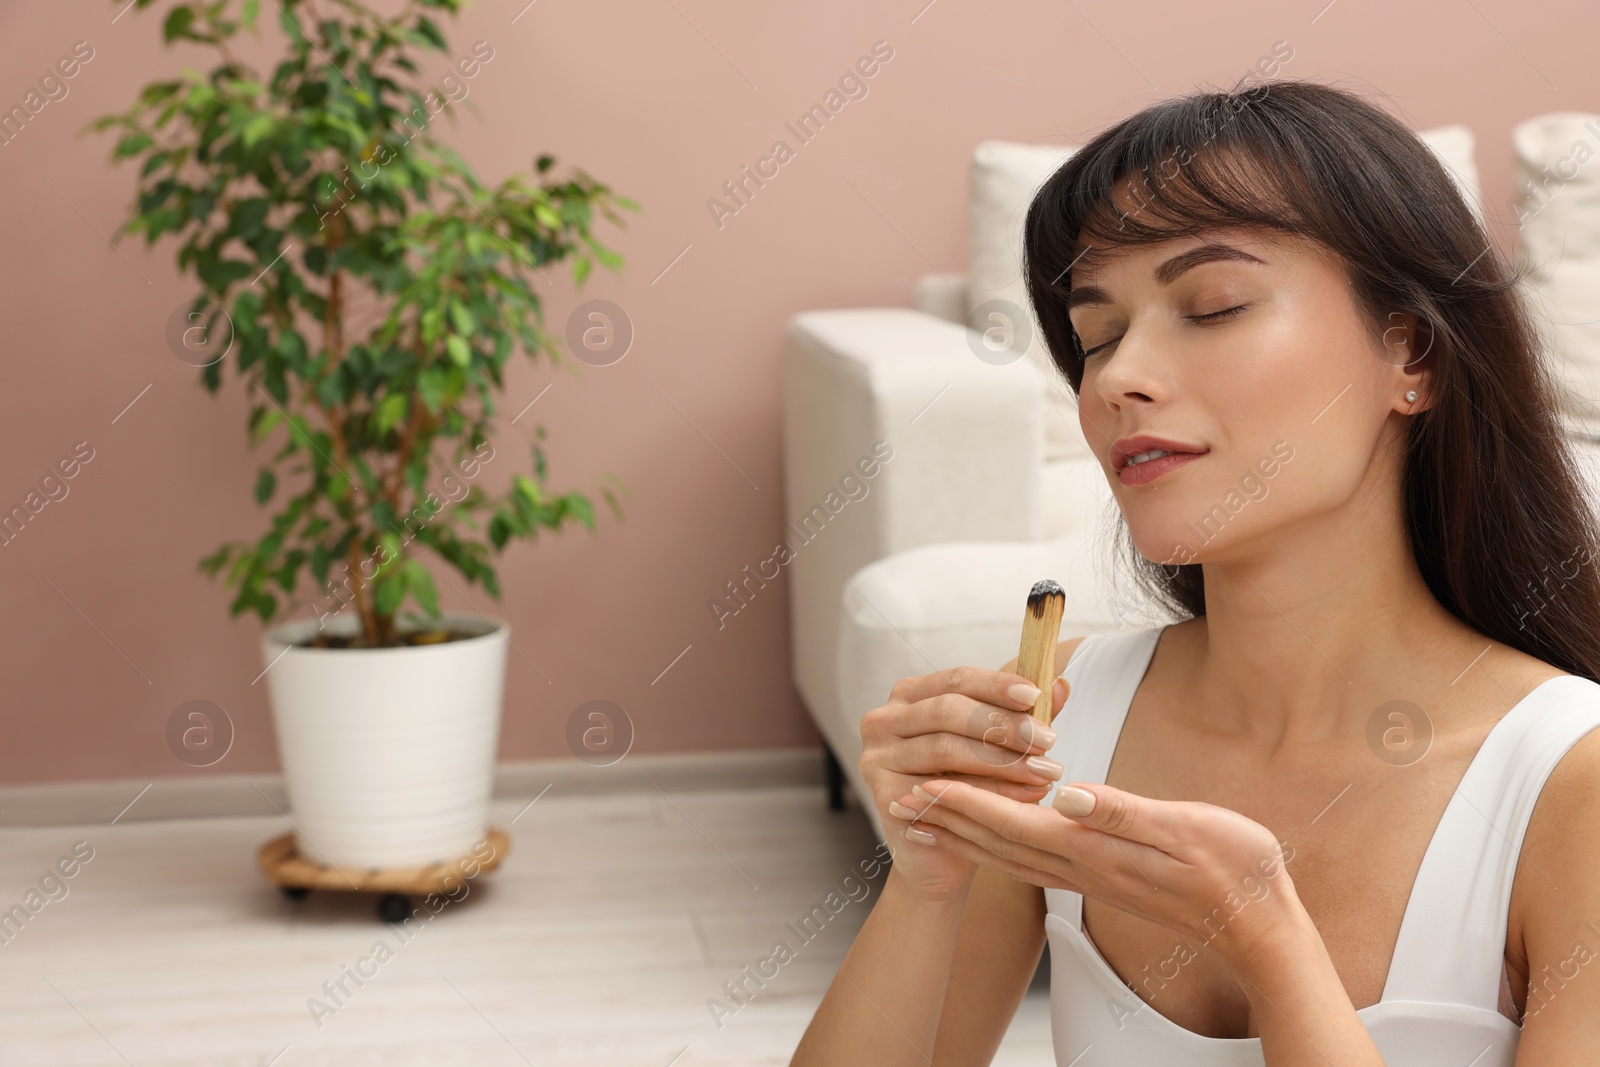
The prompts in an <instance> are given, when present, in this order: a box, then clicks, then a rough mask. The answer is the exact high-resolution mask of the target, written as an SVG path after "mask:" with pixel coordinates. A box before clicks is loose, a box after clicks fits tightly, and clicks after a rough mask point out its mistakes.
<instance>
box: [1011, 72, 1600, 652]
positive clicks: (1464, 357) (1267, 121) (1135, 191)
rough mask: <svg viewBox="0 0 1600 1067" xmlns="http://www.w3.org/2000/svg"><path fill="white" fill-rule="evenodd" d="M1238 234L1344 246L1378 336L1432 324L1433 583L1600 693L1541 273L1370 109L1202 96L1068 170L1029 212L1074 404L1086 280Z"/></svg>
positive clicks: (1173, 581)
mask: <svg viewBox="0 0 1600 1067" xmlns="http://www.w3.org/2000/svg"><path fill="white" fill-rule="evenodd" d="M1119 187H1120V191H1121V192H1123V193H1125V194H1126V195H1125V196H1124V197H1119V198H1118V200H1120V201H1121V202H1120V203H1119V202H1116V201H1114V200H1113V193H1114V192H1117V191H1119ZM1222 227H1257V228H1263V229H1264V230H1266V231H1268V232H1276V233H1279V234H1287V235H1293V236H1297V237H1301V238H1308V239H1310V240H1311V241H1314V242H1316V244H1317V245H1320V246H1323V247H1325V248H1326V249H1328V250H1331V251H1332V252H1333V253H1334V254H1335V255H1336V257H1337V258H1338V259H1339V260H1341V261H1342V265H1343V267H1344V270H1345V272H1346V274H1347V277H1348V278H1349V282H1350V292H1351V296H1352V298H1353V299H1354V301H1355V303H1356V307H1357V309H1358V311H1359V312H1360V313H1361V314H1362V315H1363V317H1364V318H1365V319H1366V320H1367V321H1368V322H1369V324H1370V326H1371V329H1372V331H1373V335H1374V337H1378V336H1381V334H1382V332H1383V329H1384V327H1385V326H1386V325H1391V324H1393V323H1394V321H1395V320H1393V319H1391V318H1390V317H1389V316H1390V313H1391V312H1397V311H1399V312H1411V313H1412V314H1414V315H1416V316H1417V319H1418V322H1419V324H1420V326H1421V328H1420V329H1419V330H1418V336H1419V337H1421V338H1423V339H1424V340H1425V341H1426V344H1427V348H1426V350H1425V353H1424V354H1425V355H1428V356H1429V357H1430V358H1431V359H1432V361H1433V362H1432V368H1431V369H1432V370H1433V374H1432V377H1431V380H1430V382H1429V387H1428V388H1429V392H1430V399H1431V400H1432V406H1431V407H1429V408H1428V409H1427V410H1425V411H1422V412H1420V413H1418V414H1416V415H1414V416H1412V417H1411V419H1410V425H1409V427H1408V429H1407V433H1406V442H1405V458H1404V473H1403V494H1404V507H1405V522H1406V525H1407V528H1408V530H1409V533H1410V539H1411V545H1412V550H1413V552H1414V554H1415V557H1416V560H1417V565H1418V567H1419V568H1420V569H1421V572H1422V575H1423V577H1424V579H1425V580H1426V581H1427V583H1428V588H1429V589H1431V590H1432V592H1433V595H1434V596H1435V597H1436V598H1437V599H1438V601H1439V603H1440V604H1442V605H1443V606H1444V607H1445V608H1446V609H1447V610H1449V611H1450V612H1452V613H1453V614H1454V615H1456V617H1458V618H1460V619H1461V620H1462V621H1463V622H1465V623H1467V624H1468V625H1470V626H1472V627H1474V628H1476V629H1477V630H1479V631H1481V632H1482V633H1484V634H1486V635H1488V636H1490V637H1492V638H1494V639H1495V640H1497V641H1502V642H1504V643H1505V644H1507V645H1510V646H1511V647H1513V648H1517V649H1520V650H1521V651H1523V652H1526V653H1528V654H1529V655H1532V656H1536V657H1537V658H1539V659H1541V660H1544V661H1546V662H1548V663H1551V664H1554V665H1555V666H1557V667H1559V668H1561V669H1562V670H1564V671H1567V672H1568V673H1571V674H1577V675H1581V676H1583V677H1586V678H1590V679H1600V579H1597V576H1596V569H1595V567H1594V566H1584V564H1586V563H1592V564H1600V557H1597V552H1596V545H1597V541H1600V531H1597V523H1596V517H1595V512H1594V510H1593V506H1592V505H1591V503H1590V501H1589V499H1588V496H1587V493H1586V490H1585V488H1584V483H1583V481H1582V479H1581V475H1580V473H1579V470H1578V468H1577V465H1576V461H1575V457H1574V456H1573V454H1572V452H1571V446H1570V444H1569V441H1568V438H1567V436H1566V434H1565V432H1564V430H1563V427H1562V424H1561V421H1560V417H1559V415H1558V400H1557V394H1556V387H1555V385H1554V384H1553V382H1552V380H1551V378H1550V376H1549V373H1548V371H1547V369H1546V368H1545V367H1544V365H1543V364H1542V362H1541V353H1542V351H1543V343H1542V340H1541V338H1540V335H1539V333H1538V331H1537V329H1536V328H1535V326H1534V324H1533V320H1532V319H1531V317H1530V315H1529V312H1528V310H1527V308H1526V306H1525V304H1524V302H1523V297H1522V295H1521V293H1520V292H1519V291H1518V289H1517V285H1518V282H1519V281H1520V278H1519V276H1518V275H1517V273H1516V272H1514V271H1513V270H1512V269H1511V268H1510V267H1509V266H1508V265H1507V264H1506V263H1505V262H1504V261H1503V259H1502V257H1501V256H1500V255H1499V254H1498V253H1496V252H1495V251H1494V250H1493V249H1492V248H1491V245H1490V241H1489V238H1488V235H1487V233H1486V232H1485V230H1484V227H1483V225H1482V223H1480V222H1479V220H1478V217H1477V216H1476V214H1475V213H1474V212H1473V210H1472V209H1471V208H1470V207H1468V205H1467V203H1466V201H1465V200H1463V198H1462V196H1461V194H1460V192H1459V191H1458V189H1457V187H1456V185H1455V183H1454V181H1453V180H1452V179H1451V177H1450V175H1449V173H1448V172H1447V171H1446V170H1445V168H1444V166H1443V165H1442V164H1441V163H1440V161H1439V159H1438V157H1437V156H1436V155H1435V154H1434V152H1433V151H1432V150H1431V149H1430V148H1429V147H1428V145H1427V144H1426V143H1424V142H1423V141H1422V140H1421V139H1420V138H1419V137H1418V136H1417V135H1416V134H1415V133H1414V132H1412V131H1411V130H1410V129H1408V128H1407V127H1406V126H1405V125H1404V124H1402V123H1401V122H1399V121H1398V120H1396V119H1395V118H1393V117H1391V116H1390V115H1389V114H1388V113H1386V112H1385V111H1383V110H1381V109H1380V108H1378V107H1376V106H1375V105H1373V104H1371V103H1368V102H1367V101H1365V100H1363V99H1362V98H1360V97H1359V96H1356V95H1355V94H1353V93H1350V92H1348V91H1345V90H1343V89H1338V88H1334V87H1332V86H1327V85H1321V84H1317V83H1314V82H1307V81H1296V80H1282V81H1275V82H1272V83H1266V84H1260V85H1257V86H1255V87H1254V88H1251V89H1249V90H1244V91H1241V89H1240V88H1239V87H1236V88H1235V89H1234V90H1233V91H1229V92H1198V93H1193V94H1191V95H1187V96H1183V97H1180V98H1177V99H1174V100H1169V101H1164V102H1162V103H1159V104H1155V105H1153V106H1151V107H1148V108H1146V109H1144V110H1143V111H1140V112H1139V113H1138V114H1136V115H1133V116H1132V117H1131V118H1128V119H1125V120H1123V121H1121V122H1119V123H1117V124H1116V125H1114V126H1112V127H1111V128H1109V129H1107V130H1105V131H1104V132H1102V133H1100V134H1098V135H1097V136H1095V137H1094V139H1093V140H1091V141H1089V142H1088V143H1087V144H1086V145H1084V146H1083V147H1082V148H1080V149H1079V150H1078V151H1077V152H1075V153H1074V154H1073V155H1072V156H1071V157H1070V158H1068V159H1067V161H1066V162H1065V163H1063V164H1062V165H1061V167H1060V168H1059V169H1058V170H1057V171H1056V172H1055V173H1054V174H1053V175H1052V176H1051V177H1050V178H1049V179H1048V180H1047V181H1046V182H1045V183H1044V185H1043V186H1042V187H1041V188H1040V190H1039V192H1038V194H1037V195H1036V196H1035V197H1034V199H1033V202H1032V203H1031V204H1030V205H1029V208H1028V215H1027V221H1026V224H1025V227H1024V236H1023V246H1024V247H1023V257H1024V266H1023V274H1024V277H1025V279H1026V281H1027V286H1028V296H1029V299H1030V300H1031V302H1032V304H1033V309H1034V313H1035V315H1036V316H1037V317H1038V320H1039V325H1040V328H1041V330H1042V332H1043V335H1044V340H1045V343H1046V344H1047V345H1048V347H1049V350H1050V354H1051V358H1052V359H1053V361H1054V362H1055V364H1056V366H1057V367H1058V368H1060V370H1061V371H1062V373H1063V374H1065V375H1066V377H1067V380H1068V381H1069V382H1070V383H1071V385H1072V389H1073V394H1074V396H1076V395H1077V394H1078V393H1079V390H1080V389H1081V387H1082V384H1083V347H1082V344H1081V342H1080V340H1079V338H1078V335H1077V332H1076V331H1075V330H1074V329H1073V327H1072V322H1071V320H1070V319H1069V318H1068V316H1067V302H1066V297H1067V293H1068V292H1069V291H1070V290H1071V288H1072V268H1073V266H1074V265H1075V264H1079V263H1088V262H1089V261H1091V260H1095V261H1097V262H1098V261H1099V259H1100V258H1101V257H1103V256H1105V255H1106V254H1108V253H1110V252H1111V251H1113V250H1114V249H1116V248H1117V247H1118V246H1123V247H1127V246H1134V245H1145V244H1152V243H1156V242H1160V241H1166V240H1171V239H1173V238H1177V237H1193V236H1199V235H1201V234H1203V233H1204V232H1206V231H1208V230H1212V229H1216V228H1222ZM1418 358H1420V357H1418ZM1121 526H1122V530H1123V532H1124V534H1125V535H1127V536H1126V537H1125V547H1126V549H1128V554H1129V556H1130V557H1131V562H1132V564H1133V571H1134V576H1135V578H1136V580H1137V582H1138V585H1139V586H1140V587H1141V588H1142V589H1143V590H1144V591H1145V592H1146V593H1148V594H1149V595H1150V596H1151V597H1152V599H1153V600H1154V601H1155V603H1157V604H1159V605H1161V606H1162V607H1164V608H1166V609H1167V610H1169V611H1171V612H1172V613H1174V614H1176V615H1180V616H1183V617H1193V616H1198V615H1204V614H1205V610H1206V607H1205V583H1204V578H1203V572H1202V567H1201V565H1200V564H1198V563H1187V564H1177V565H1169V566H1163V565H1161V564H1159V563H1156V562H1152V561H1150V560H1148V559H1145V558H1144V557H1143V556H1142V555H1140V553H1139V552H1138V550H1137V548H1135V547H1134V546H1133V540H1132V536H1131V534H1130V533H1129V532H1128V530H1127V527H1126V524H1125V523H1123V524H1121ZM1552 568H1555V570H1554V572H1552ZM1569 572H1570V573H1569Z"/></svg>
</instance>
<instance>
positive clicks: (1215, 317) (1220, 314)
mask: <svg viewBox="0 0 1600 1067" xmlns="http://www.w3.org/2000/svg"><path fill="white" fill-rule="evenodd" d="M1249 306H1250V305H1249V304H1240V305H1238V306H1237V307H1231V308H1224V309H1223V310H1221V311H1213V312H1210V313H1208V314H1205V315H1190V316H1189V321H1191V322H1204V323H1211V322H1222V321H1224V320H1226V319H1230V318H1232V317H1233V316H1235V315H1237V314H1239V312H1241V311H1244V310H1246V309H1247V308H1249ZM1119 340H1121V338H1117V337H1114V338H1112V339H1111V340H1109V341H1107V342H1106V343H1105V344H1103V345H1095V346H1094V347H1093V348H1091V349H1089V351H1087V352H1085V353H1084V354H1083V358H1084V359H1088V358H1089V357H1090V356H1092V355H1094V354H1095V353H1096V352H1099V351H1100V350H1101V349H1103V348H1110V347H1111V346H1112V345H1114V344H1116V343H1117V342H1118V341H1119Z"/></svg>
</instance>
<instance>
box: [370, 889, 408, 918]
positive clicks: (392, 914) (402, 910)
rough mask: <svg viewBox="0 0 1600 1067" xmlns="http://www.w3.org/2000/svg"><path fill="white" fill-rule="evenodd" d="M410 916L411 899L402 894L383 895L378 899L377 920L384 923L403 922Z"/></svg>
mask: <svg viewBox="0 0 1600 1067" xmlns="http://www.w3.org/2000/svg"><path fill="white" fill-rule="evenodd" d="M410 914H411V898H410V897H408V896H406V895H405V894H404V893H385V894H384V895H383V896H381V897H379V898H378V918H380V919H382V920H383V921H384V922H387V923H397V922H404V921H405V920H406V917H407V916H409V915H410Z"/></svg>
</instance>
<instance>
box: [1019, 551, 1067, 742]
mask: <svg viewBox="0 0 1600 1067" xmlns="http://www.w3.org/2000/svg"><path fill="white" fill-rule="evenodd" d="M1066 607H1067V594H1066V593H1065V592H1063V591H1062V589H1061V586H1060V585H1059V584H1057V583H1056V582H1055V581H1054V580H1053V579H1050V578H1045V579H1044V580H1042V581H1039V582H1036V583H1034V586H1033V589H1032V590H1031V591H1030V592H1029V593H1028V610H1027V612H1026V613H1025V614H1024V615H1023V616H1022V651H1021V652H1019V653H1017V673H1018V674H1020V675H1022V676H1023V677H1024V678H1026V679H1028V681H1030V682H1032V683H1033V684H1034V685H1036V686H1038V687H1039V699H1037V700H1035V701H1034V702H1033V717H1034V718H1035V719H1038V720H1039V721H1040V722H1042V723H1044V724H1045V725H1046V726H1049V725H1050V712H1051V706H1050V705H1051V699H1050V686H1051V685H1052V684H1053V683H1054V682H1055V680H1056V642H1057V641H1059V640H1060V636H1061V615H1062V612H1064V611H1065V610H1066Z"/></svg>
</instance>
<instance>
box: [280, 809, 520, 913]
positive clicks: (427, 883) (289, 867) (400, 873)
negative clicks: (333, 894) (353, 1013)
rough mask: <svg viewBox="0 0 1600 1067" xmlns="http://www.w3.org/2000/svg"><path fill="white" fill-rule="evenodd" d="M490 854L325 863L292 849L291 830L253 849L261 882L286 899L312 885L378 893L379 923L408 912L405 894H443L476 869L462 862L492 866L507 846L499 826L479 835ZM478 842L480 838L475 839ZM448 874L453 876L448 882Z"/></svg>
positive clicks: (489, 868)
mask: <svg viewBox="0 0 1600 1067" xmlns="http://www.w3.org/2000/svg"><path fill="white" fill-rule="evenodd" d="M484 840H485V841H487V842H488V844H489V848H490V851H491V853H492V854H491V856H490V857H489V858H488V859H486V860H485V859H479V858H478V854H477V852H476V850H474V851H473V852H469V853H468V854H467V855H465V856H461V857H459V858H458V859H455V860H446V861H442V862H439V863H431V864H429V865H427V866H426V867H386V868H380V867H372V868H368V869H366V870H351V869H341V868H338V867H327V866H324V865H323V864H320V863H313V862H312V861H310V860H308V859H306V858H305V857H304V856H301V855H300V854H299V853H298V852H296V851H295V847H294V833H293V831H291V832H289V833H286V834H283V835H281V836H279V837H274V838H273V839H272V840H271V841H268V842H267V843H266V844H264V845H262V846H261V850H260V851H259V852H258V853H257V854H256V859H257V861H258V862H259V863H260V864H261V870H262V871H263V872H264V873H265V874H266V876H267V881H268V882H270V883H272V884H273V885H275V886H277V887H278V888H279V889H280V890H282V891H283V895H284V896H286V897H288V898H289V899H290V900H300V899H302V898H304V897H305V895H306V894H307V893H309V892H311V890H313V889H334V890H341V891H343V892H346V893H352V892H360V893H378V894H381V895H380V896H379V897H378V916H379V917H380V918H382V919H383V920H384V921H385V922H391V923H396V922H401V921H402V920H404V919H405V918H406V916H408V915H410V914H411V897H412V896H413V895H427V894H429V893H438V894H440V895H448V894H449V893H450V892H451V891H452V890H453V888H454V887H455V886H459V885H460V884H462V883H463V882H469V881H471V880H472V878H475V877H477V875H476V874H474V875H468V874H467V873H466V867H467V864H468V863H469V862H470V863H476V864H477V865H478V871H477V874H482V873H483V872H485V871H492V870H494V869H495V868H496V867H498V866H500V860H501V859H502V858H503V857H504V856H505V854H506V853H507V852H508V851H510V848H511V839H510V838H508V837H507V836H506V834H505V832H504V831H502V830H497V829H495V828H494V827H492V826H491V827H490V828H489V832H488V834H487V835H486V836H485V838H484ZM480 844H481V842H480ZM452 879H453V880H454V881H452Z"/></svg>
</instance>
